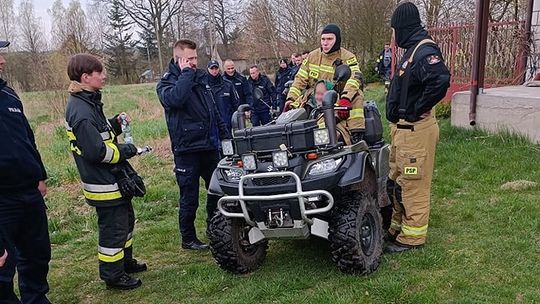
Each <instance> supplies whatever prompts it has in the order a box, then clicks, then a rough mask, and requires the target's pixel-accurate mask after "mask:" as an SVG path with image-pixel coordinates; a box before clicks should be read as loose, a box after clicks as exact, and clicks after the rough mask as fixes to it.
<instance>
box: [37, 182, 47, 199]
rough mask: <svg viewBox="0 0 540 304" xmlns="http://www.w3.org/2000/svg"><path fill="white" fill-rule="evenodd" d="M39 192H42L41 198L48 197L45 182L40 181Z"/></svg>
mask: <svg viewBox="0 0 540 304" xmlns="http://www.w3.org/2000/svg"><path fill="white" fill-rule="evenodd" d="M38 190H39V192H41V196H43V197H45V196H47V185H45V181H39V183H38Z"/></svg>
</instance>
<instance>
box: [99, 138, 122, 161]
mask: <svg viewBox="0 0 540 304" xmlns="http://www.w3.org/2000/svg"><path fill="white" fill-rule="evenodd" d="M105 145H106V147H109V148H110V149H112V151H113V154H112V158H111V160H110V161H107V160H108V159H107V155H105V158H104V159H103V161H104V162H110V163H111V164H116V163H117V162H118V161H119V160H120V151H118V147H117V146H116V145H115V144H114V143H113V142H112V140H107V141H105Z"/></svg>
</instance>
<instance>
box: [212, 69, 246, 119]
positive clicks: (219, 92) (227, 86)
mask: <svg viewBox="0 0 540 304" xmlns="http://www.w3.org/2000/svg"><path fill="white" fill-rule="evenodd" d="M207 70H208V85H210V88H211V89H212V94H213V96H214V100H215V101H216V104H217V107H218V111H219V113H220V114H221V118H222V119H223V121H224V122H225V125H226V126H227V130H231V129H232V126H231V125H232V124H231V118H232V115H233V113H234V111H236V109H237V108H238V105H239V97H238V93H237V92H236V89H235V86H234V84H233V83H232V82H231V81H229V80H227V79H224V77H223V76H221V74H220V70H219V62H217V61H216V60H210V61H209V62H208V65H207Z"/></svg>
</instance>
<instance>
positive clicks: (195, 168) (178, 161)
mask: <svg viewBox="0 0 540 304" xmlns="http://www.w3.org/2000/svg"><path fill="white" fill-rule="evenodd" d="M174 162H175V170H174V171H175V173H176V181H177V183H178V186H179V187H180V210H179V216H178V222H179V226H180V233H181V235H182V242H184V243H189V242H192V241H194V240H195V239H197V233H196V231H195V217H196V214H197V208H198V207H199V178H201V177H202V178H203V180H204V183H205V187H206V190H208V186H209V185H210V179H211V178H212V173H213V172H214V170H215V169H216V167H217V164H218V162H219V153H218V151H217V150H215V151H203V152H196V153H186V154H182V155H178V156H175V157H174ZM218 199H219V197H217V196H215V195H210V194H209V195H208V196H207V201H206V213H207V218H206V221H207V223H208V222H209V221H210V219H211V218H212V216H213V215H214V212H215V211H216V208H217V201H218Z"/></svg>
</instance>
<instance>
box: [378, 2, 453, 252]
mask: <svg viewBox="0 0 540 304" xmlns="http://www.w3.org/2000/svg"><path fill="white" fill-rule="evenodd" d="M391 26H392V29H393V30H394V35H395V39H396V42H397V45H398V46H399V47H401V48H403V49H406V51H405V54H404V55H403V57H402V59H401V61H400V62H399V65H398V69H399V70H398V71H397V73H396V76H395V77H394V78H393V79H392V83H391V84H390V91H389V94H388V98H387V100H386V117H387V118H388V121H390V122H391V125H390V128H391V131H390V133H391V134H390V135H391V139H392V148H391V152H390V175H389V180H388V194H389V197H390V200H391V201H392V202H393V209H394V210H393V215H392V220H391V226H390V230H389V239H390V240H392V239H394V241H393V242H392V243H390V245H388V246H387V247H386V248H385V252H387V253H393V252H402V251H406V250H409V249H412V248H416V247H419V246H422V245H423V244H424V243H425V242H426V236H427V230H428V220H429V202H430V195H431V179H432V176H433V168H434V162H435V148H436V145H437V142H438V140H439V126H438V124H437V120H436V119H435V113H434V112H433V111H432V108H433V107H434V106H435V105H436V104H437V103H438V102H439V101H441V99H443V98H444V96H445V95H446V91H447V89H448V87H449V85H450V73H449V72H448V68H447V67H446V65H445V64H444V60H443V57H442V54H441V51H440V49H439V47H438V45H437V44H436V43H435V42H434V41H433V40H432V39H431V37H430V36H429V35H428V33H427V31H426V30H425V29H424V27H423V26H422V25H421V21H420V14H419V13H418V8H417V7H416V6H415V5H414V4H413V3H411V2H404V3H402V4H400V5H399V6H398V7H397V8H396V10H395V11H394V13H393V15H392V19H391Z"/></svg>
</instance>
